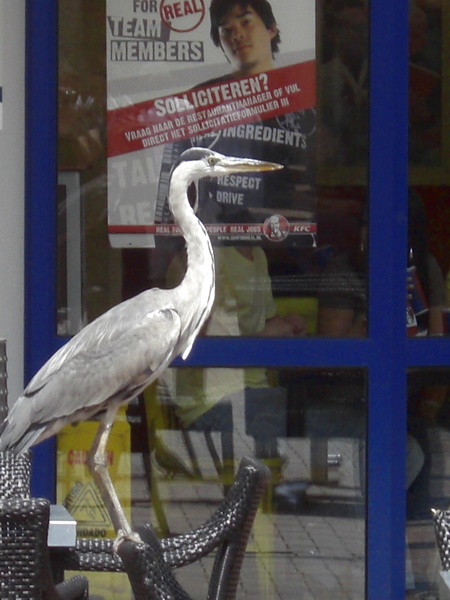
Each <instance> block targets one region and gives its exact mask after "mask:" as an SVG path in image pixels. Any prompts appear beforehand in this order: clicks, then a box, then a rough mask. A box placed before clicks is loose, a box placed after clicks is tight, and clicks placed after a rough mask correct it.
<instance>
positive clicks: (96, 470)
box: [86, 402, 140, 545]
mask: <svg viewBox="0 0 450 600" xmlns="http://www.w3.org/2000/svg"><path fill="white" fill-rule="evenodd" d="M120 405H121V403H120V402H111V403H110V404H109V405H108V407H107V409H106V412H105V413H103V414H102V415H101V417H100V423H99V426H98V429H97V433H96V435H95V438H94V442H93V443H92V446H91V449H90V450H89V453H88V456H87V460H86V463H87V466H88V469H89V472H90V474H91V475H92V478H93V479H94V482H95V484H96V486H97V487H98V489H99V491H100V495H101V497H102V499H103V502H104V503H105V506H106V509H107V511H108V513H109V516H110V518H111V521H112V524H113V526H114V529H115V531H116V533H117V538H116V545H118V544H119V543H120V542H121V541H122V540H123V539H130V540H134V541H140V538H139V536H138V535H137V534H136V533H134V532H133V530H132V529H131V527H130V525H129V523H128V520H127V518H126V517H125V514H124V512H123V509H122V506H121V504H120V502H119V498H118V496H117V493H116V490H115V489H114V486H113V483H112V481H111V477H110V476H109V472H108V468H107V457H106V445H107V443H108V438H109V434H110V431H111V427H112V425H113V422H114V419H115V417H116V414H117V411H118V410H119V407H120Z"/></svg>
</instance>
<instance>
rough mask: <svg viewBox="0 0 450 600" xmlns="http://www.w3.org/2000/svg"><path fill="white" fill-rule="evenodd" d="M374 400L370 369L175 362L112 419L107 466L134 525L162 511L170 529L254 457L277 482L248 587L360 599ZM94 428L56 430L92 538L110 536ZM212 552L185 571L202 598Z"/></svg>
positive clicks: (62, 491)
mask: <svg viewBox="0 0 450 600" xmlns="http://www.w3.org/2000/svg"><path fill="white" fill-rule="evenodd" d="M366 401H367V397H366V375H365V372H364V371H362V370H355V369H327V370H307V369H302V370H299V369H289V370H284V369H282V370H270V371H266V370H265V369H261V368H249V369H231V368H228V369H211V368H209V369H202V368H196V369H192V368H190V369H186V368H180V369H170V370H169V372H168V373H167V374H166V376H165V377H164V378H163V379H160V380H158V382H157V383H156V384H154V385H152V386H151V387H150V388H148V389H147V390H146V392H145V393H144V395H143V396H141V397H140V398H139V400H138V401H135V402H133V403H132V404H131V405H130V407H129V408H128V411H127V420H126V419H125V415H124V414H122V416H121V418H120V419H119V420H118V422H117V423H116V424H115V425H114V428H113V432H112V438H111V442H110V444H109V446H108V459H109V463H110V464H109V468H110V470H111V473H112V476H113V481H114V482H115V485H116V486H117V488H118V490H119V493H120V497H121V500H122V501H123V503H124V507H125V510H126V512H127V514H131V518H132V522H133V523H134V524H135V525H138V524H144V523H146V522H148V521H149V520H151V522H152V523H153V525H154V526H155V527H156V528H157V530H158V531H159V534H160V535H163V536H167V535H169V534H174V533H183V532H186V531H189V530H191V529H192V528H193V527H196V526H198V525H200V524H201V523H203V522H204V521H205V520H206V519H207V518H208V517H209V516H210V515H211V514H212V513H213V512H214V510H216V509H217V507H218V506H219V503H220V501H221V500H222V499H223V496H224V492H225V491H226V490H227V489H228V488H229V486H230V485H231V483H232V481H233V476H234V474H235V472H236V469H237V467H238V465H239V462H240V460H241V458H242V457H244V456H255V455H256V456H257V457H259V458H260V460H261V461H263V462H264V463H266V465H267V466H268V468H269V469H270V483H269V485H268V488H267V490H266V492H265V494H264V497H263V499H262V502H261V505H260V508H259V510H258V514H257V517H256V521H255V525H254V527H253V530H252V535H251V539H250V542H249V546H248V549H247V553H246V556H245V559H244V564H243V571H242V577H241V583H240V589H241V590H243V593H245V595H246V596H248V597H250V598H255V599H256V598H268V599H269V598H274V597H277V598H280V599H283V600H293V599H294V598H296V597H299V596H300V597H303V596H304V597H313V598H315V599H316V600H329V598H330V596H332V597H333V598H336V599H337V600H344V599H347V598H358V599H360V598H361V599H362V598H364V589H365V513H366V511H365V485H366V476H365V472H366V469H365V464H366V462H365V439H366V413H367V411H366V407H367V402H366ZM145 423H146V425H147V428H146V427H145ZM143 425H144V428H143ZM95 428H96V423H94V422H87V423H81V424H80V425H78V426H77V427H75V428H74V427H68V428H67V429H65V430H64V431H63V433H62V434H61V435H60V436H59V440H58V465H59V468H58V501H60V502H64V503H65V504H66V505H67V506H68V508H69V510H71V511H73V513H74V515H75V517H76V518H77V520H78V530H79V534H80V535H82V536H85V537H100V536H110V535H112V533H111V527H110V525H108V522H107V517H105V511H104V508H103V506H102V503H101V501H99V496H98V492H96V489H95V486H93V484H92V482H91V480H90V479H89V478H88V477H87V475H86V471H85V466H84V461H85V457H86V450H87V449H88V447H89V444H90V439H91V436H92V433H93V431H94V430H95ZM130 436H131V437H130ZM130 440H131V446H130ZM130 450H131V455H130V454H129V452H130ZM146 459H147V460H146ZM130 500H131V502H130ZM105 521H106V524H105ZM212 562H213V560H212V558H211V557H210V558H207V559H205V560H203V561H202V563H201V565H199V564H196V565H194V566H193V567H190V568H187V569H185V568H183V569H179V570H177V571H176V573H177V576H179V578H180V581H181V582H182V584H183V585H184V586H185V587H186V590H187V591H188V592H189V593H191V594H192V596H193V597H194V596H201V595H202V594H203V595H204V596H205V597H206V588H207V583H208V580H209V573H210V569H211V566H212ZM99 577H104V579H101V578H100V581H104V584H103V585H105V586H109V585H112V583H107V582H108V581H109V580H108V578H107V577H108V576H107V575H106V576H105V575H104V574H101V576H99ZM95 581H97V580H95ZM117 585H119V584H117ZM92 589H93V588H92V583H91V593H93V592H92ZM103 594H104V592H103ZM117 597H120V598H122V597H123V598H125V597H129V595H128V596H125V595H121V596H117Z"/></svg>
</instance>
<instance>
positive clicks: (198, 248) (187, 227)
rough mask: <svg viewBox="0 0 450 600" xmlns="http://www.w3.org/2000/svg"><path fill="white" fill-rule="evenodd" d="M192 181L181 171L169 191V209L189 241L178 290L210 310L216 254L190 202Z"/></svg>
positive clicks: (186, 297) (196, 303)
mask: <svg viewBox="0 0 450 600" xmlns="http://www.w3.org/2000/svg"><path fill="white" fill-rule="evenodd" d="M177 175H179V172H178V173H177ZM189 183H190V181H189V180H188V179H187V177H186V176H184V173H183V172H182V177H177V181H176V182H173V181H172V182H171V184H170V193H169V199H170V209H171V211H172V214H173V216H174V218H175V221H176V222H177V224H178V225H179V227H180V229H181V231H182V234H183V237H184V239H185V240H186V251H187V269H186V274H185V277H184V279H183V281H182V282H181V284H180V286H179V288H178V289H179V292H180V293H181V294H182V295H183V298H185V299H189V300H190V301H191V303H192V304H194V305H196V306H198V309H201V307H203V309H205V310H207V312H209V309H210V308H211V304H212V301H213V299H214V297H213V295H214V255H213V251H212V246H211V242H210V240H209V236H208V234H207V233H206V230H205V228H204V226H203V225H202V223H201V222H200V221H199V219H198V218H197V217H196V216H195V214H194V211H193V210H192V208H191V206H190V204H189V200H188V197H187V192H186V190H187V188H188V185H189ZM206 316H207V315H206ZM205 318H206V317H205Z"/></svg>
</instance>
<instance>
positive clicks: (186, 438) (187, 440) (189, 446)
mask: <svg viewBox="0 0 450 600" xmlns="http://www.w3.org/2000/svg"><path fill="white" fill-rule="evenodd" d="M181 435H182V436H183V442H184V446H185V448H186V451H187V453H188V454H189V458H190V460H191V464H192V470H193V471H194V475H195V476H196V477H198V478H199V479H200V478H201V476H202V472H201V470H200V465H199V463H198V458H197V453H196V451H195V448H194V444H193V443H192V440H191V436H190V434H189V432H188V431H186V429H181Z"/></svg>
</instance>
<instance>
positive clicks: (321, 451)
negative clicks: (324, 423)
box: [310, 438, 328, 484]
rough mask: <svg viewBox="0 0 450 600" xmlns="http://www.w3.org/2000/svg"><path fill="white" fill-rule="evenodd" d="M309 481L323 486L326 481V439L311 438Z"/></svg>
mask: <svg viewBox="0 0 450 600" xmlns="http://www.w3.org/2000/svg"><path fill="white" fill-rule="evenodd" d="M310 448H311V450H310V452H311V481H312V482H313V483H317V484H325V483H327V481H328V438H311V442H310Z"/></svg>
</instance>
